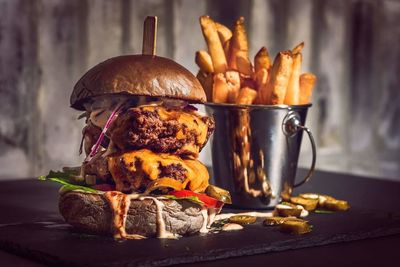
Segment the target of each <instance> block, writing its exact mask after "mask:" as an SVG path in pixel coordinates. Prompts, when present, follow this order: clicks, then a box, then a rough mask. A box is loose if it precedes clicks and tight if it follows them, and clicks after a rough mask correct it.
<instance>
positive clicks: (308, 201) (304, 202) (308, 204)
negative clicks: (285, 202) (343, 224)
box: [290, 197, 319, 211]
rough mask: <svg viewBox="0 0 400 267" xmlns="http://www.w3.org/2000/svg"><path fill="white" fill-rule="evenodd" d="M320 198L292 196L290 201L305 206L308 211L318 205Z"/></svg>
mask: <svg viewBox="0 0 400 267" xmlns="http://www.w3.org/2000/svg"><path fill="white" fill-rule="evenodd" d="M318 201H319V198H317V199H306V198H302V197H291V198H290V202H292V203H293V204H296V205H301V206H303V207H304V208H305V209H306V210H308V211H313V210H315V209H316V208H317V206H318Z"/></svg>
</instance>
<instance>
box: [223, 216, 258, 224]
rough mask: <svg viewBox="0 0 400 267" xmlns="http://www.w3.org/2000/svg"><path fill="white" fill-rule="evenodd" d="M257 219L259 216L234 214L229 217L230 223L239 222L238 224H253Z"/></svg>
mask: <svg viewBox="0 0 400 267" xmlns="http://www.w3.org/2000/svg"><path fill="white" fill-rule="evenodd" d="M256 220H257V217H255V216H248V215H234V216H231V217H229V219H228V221H229V222H230V223H237V224H252V223H254V222H255V221H256Z"/></svg>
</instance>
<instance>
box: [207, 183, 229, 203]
mask: <svg viewBox="0 0 400 267" xmlns="http://www.w3.org/2000/svg"><path fill="white" fill-rule="evenodd" d="M205 193H206V195H208V196H210V197H212V198H215V199H217V200H219V201H221V202H224V203H226V204H232V198H231V194H230V193H229V191H227V190H225V189H222V188H220V187H218V186H215V185H211V184H210V185H209V186H208V187H207V188H206V191H205Z"/></svg>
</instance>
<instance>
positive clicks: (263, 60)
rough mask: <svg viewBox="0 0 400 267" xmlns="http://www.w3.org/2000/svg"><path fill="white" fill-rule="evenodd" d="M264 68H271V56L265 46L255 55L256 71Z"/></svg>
mask: <svg viewBox="0 0 400 267" xmlns="http://www.w3.org/2000/svg"><path fill="white" fill-rule="evenodd" d="M263 68H265V69H267V70H269V69H270V68H271V58H270V57H269V54H268V50H267V48H266V47H265V46H263V47H261V49H260V50H259V51H258V52H257V54H256V55H255V57H254V71H255V72H256V73H257V72H259V71H260V70H261V69H263Z"/></svg>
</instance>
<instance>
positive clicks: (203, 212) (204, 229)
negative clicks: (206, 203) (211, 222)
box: [200, 208, 210, 234]
mask: <svg viewBox="0 0 400 267" xmlns="http://www.w3.org/2000/svg"><path fill="white" fill-rule="evenodd" d="M201 215H203V225H202V226H201V229H200V233H202V234H206V233H208V228H207V226H208V219H209V218H210V217H209V216H208V210H207V209H206V208H202V209H201Z"/></svg>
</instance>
